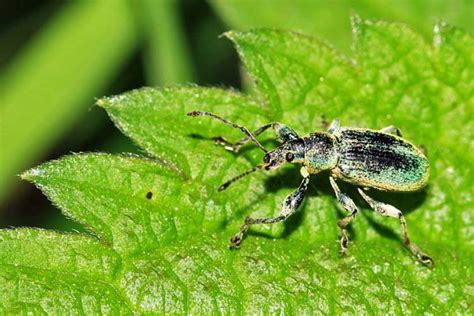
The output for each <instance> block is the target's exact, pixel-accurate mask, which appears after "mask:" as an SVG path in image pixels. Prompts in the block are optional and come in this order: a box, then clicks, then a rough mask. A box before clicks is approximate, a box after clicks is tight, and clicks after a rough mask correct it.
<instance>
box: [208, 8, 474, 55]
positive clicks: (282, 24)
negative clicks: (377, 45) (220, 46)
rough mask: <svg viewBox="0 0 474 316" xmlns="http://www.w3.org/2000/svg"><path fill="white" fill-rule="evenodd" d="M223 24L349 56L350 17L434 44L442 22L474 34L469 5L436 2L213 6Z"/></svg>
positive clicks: (471, 10)
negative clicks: (277, 32)
mask: <svg viewBox="0 0 474 316" xmlns="http://www.w3.org/2000/svg"><path fill="white" fill-rule="evenodd" d="M210 3H211V5H212V6H213V8H214V9H215V11H216V13H217V14H218V15H219V16H220V17H221V18H222V20H223V21H224V22H226V23H227V25H229V26H230V27H232V28H233V29H236V30H244V31H245V30H248V29H251V28H256V27H272V28H275V27H277V28H282V29H290V30H300V31H302V32H305V33H307V34H310V35H317V36H320V37H321V38H324V39H325V40H327V41H328V42H330V43H331V44H333V45H335V46H336V47H337V48H339V49H341V50H342V51H344V52H349V51H350V43H351V28H350V22H349V17H350V16H351V14H354V12H356V13H357V14H360V15H361V16H363V17H364V18H371V19H384V20H389V21H390V20H392V21H401V22H405V23H407V24H408V25H410V26H412V27H413V28H414V29H415V30H416V31H418V32H420V33H421V34H423V36H424V37H425V38H429V37H430V36H431V33H432V29H433V23H434V21H437V20H438V19H439V18H440V17H443V18H444V19H446V20H447V21H448V22H451V23H456V24H457V25H458V26H460V27H463V28H464V29H466V30H467V31H470V32H472V31H474V24H473V23H472V12H473V9H474V2H472V1H469V0H467V1H466V0H452V1H432V0H417V1H409V0H400V1H378V0H364V1H344V0H332V1H315V0H296V1H295V0H278V1H277V4H276V3H275V1H274V0H259V1H253V0H211V1H210Z"/></svg>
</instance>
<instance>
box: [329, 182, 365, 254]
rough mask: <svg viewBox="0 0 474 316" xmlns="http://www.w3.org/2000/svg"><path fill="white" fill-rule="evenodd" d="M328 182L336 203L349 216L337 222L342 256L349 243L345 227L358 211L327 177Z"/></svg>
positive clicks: (349, 199)
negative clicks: (339, 230)
mask: <svg viewBox="0 0 474 316" xmlns="http://www.w3.org/2000/svg"><path fill="white" fill-rule="evenodd" d="M329 182H330V183H331V186H332V189H333V190H334V193H335V194H336V198H337V201H338V202H339V204H340V205H341V206H342V207H343V208H344V209H345V210H346V211H348V212H350V214H349V215H348V216H346V217H344V218H342V219H340V220H338V221H337V225H338V226H339V228H340V229H341V240H340V244H341V251H340V252H341V254H344V253H345V252H346V250H347V245H348V243H349V237H348V234H347V229H346V227H347V225H349V224H350V222H352V220H353V219H354V218H355V216H356V214H357V212H358V209H357V206H356V205H355V203H354V201H352V199H351V198H350V197H349V196H348V195H347V194H345V193H343V192H341V190H340V189H339V186H338V185H337V183H336V180H335V179H334V178H333V177H329Z"/></svg>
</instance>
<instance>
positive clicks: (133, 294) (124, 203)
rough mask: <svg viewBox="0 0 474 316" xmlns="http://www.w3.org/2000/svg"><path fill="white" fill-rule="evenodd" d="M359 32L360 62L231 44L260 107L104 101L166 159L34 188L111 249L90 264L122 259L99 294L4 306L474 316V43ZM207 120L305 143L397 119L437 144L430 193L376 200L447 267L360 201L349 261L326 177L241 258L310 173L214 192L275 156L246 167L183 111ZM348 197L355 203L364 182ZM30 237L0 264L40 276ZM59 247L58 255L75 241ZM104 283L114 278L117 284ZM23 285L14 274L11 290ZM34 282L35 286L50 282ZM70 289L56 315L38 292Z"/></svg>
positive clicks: (175, 95)
mask: <svg viewBox="0 0 474 316" xmlns="http://www.w3.org/2000/svg"><path fill="white" fill-rule="evenodd" d="M353 27H354V34H355V40H354V48H355V51H354V53H355V59H354V60H348V59H347V58H345V57H343V56H340V55H338V53H336V52H335V51H333V50H332V49H330V48H328V47H327V46H325V45H324V44H321V43H320V42H318V41H316V40H314V39H312V38H308V37H306V36H302V35H299V34H296V33H291V32H281V31H280V32H277V31H272V30H261V31H253V32H244V33H241V32H232V33H229V34H228V36H229V37H230V38H231V39H232V40H233V41H234V42H235V44H236V46H237V49H238V51H239V53H240V56H241V58H242V59H243V61H244V63H245V65H246V66H247V68H248V71H249V72H250V74H251V75H252V77H253V78H254V79H255V80H256V85H255V89H256V90H255V91H254V93H253V95H252V98H249V97H245V96H242V95H240V94H238V93H236V92H232V91H226V90H221V89H206V88H197V87H177V88H169V89H151V88H143V89H140V90H135V91H131V92H128V93H124V94H122V95H118V96H114V97H110V98H104V99H101V100H100V101H99V102H98V104H99V105H100V106H102V107H104V108H105V109H106V110H107V111H108V113H109V115H110V117H111V118H112V120H113V121H114V122H115V123H116V125H117V126H118V127H119V128H120V129H121V130H122V131H123V132H124V133H125V134H126V135H128V136H129V137H131V138H132V139H133V140H134V141H135V142H136V143H137V144H138V145H140V146H141V147H142V148H143V149H145V151H146V152H147V153H148V154H149V155H151V156H153V157H155V158H157V160H150V159H148V158H143V157H123V156H122V157H120V156H111V155H106V154H82V155H73V156H68V157H65V158H62V159H61V160H58V161H53V162H50V163H47V164H44V165H42V166H40V167H38V168H35V169H32V170H30V171H28V172H27V173H25V174H24V178H26V179H28V180H30V181H32V182H33V183H35V184H36V185H37V186H38V187H39V188H40V189H41V190H42V191H43V192H44V193H45V194H46V195H47V196H48V197H49V198H50V199H51V200H52V202H53V203H55V204H56V205H58V206H59V207H60V208H62V209H63V211H64V213H65V214H66V215H68V216H71V217H72V218H74V219H76V220H80V221H82V222H84V223H85V224H86V225H87V226H88V227H89V229H90V230H91V231H92V233H93V234H94V235H96V237H97V238H98V239H95V238H93V237H87V236H82V237H81V236H77V238H85V239H87V240H88V242H89V241H90V243H92V244H94V245H95V244H97V245H95V246H91V250H89V251H90V253H91V258H94V259H91V261H92V263H87V264H94V262H96V261H97V260H96V259H95V257H97V256H103V257H104V256H108V258H109V257H110V258H111V259H107V261H111V262H115V261H114V260H119V262H120V264H119V265H118V268H116V269H113V268H112V270H113V271H114V273H113V277H112V279H107V281H104V282H103V283H102V285H103V286H100V289H97V290H93V289H91V290H89V289H86V290H84V291H83V292H77V291H76V288H75V287H71V288H69V289H68V288H66V287H64V288H63V287H62V286H61V284H63V283H61V282H67V280H68V279H67V278H66V276H65V277H64V278H60V279H59V280H60V281H61V282H59V285H56V284H55V283H51V284H49V283H48V282H47V281H44V282H45V283H46V285H47V286H46V288H47V289H48V290H46V291H45V292H39V293H40V294H38V295H37V296H33V297H32V296H29V295H19V294H14V293H6V295H8V299H7V300H6V302H7V303H4V306H2V307H3V308H4V309H5V310H10V309H12V308H13V306H17V305H15V304H17V303H21V305H19V306H21V308H23V310H30V308H29V307H30V306H33V305H34V306H35V308H37V309H41V310H43V311H46V312H51V311H56V312H61V311H66V310H68V311H69V310H71V309H72V310H78V311H81V310H86V309H88V308H102V306H103V305H102V304H105V303H101V302H102V301H101V302H99V303H97V302H96V301H91V300H87V299H86V298H87V297H89V296H88V294H89V292H93V293H99V290H100V291H102V292H100V293H111V292H110V291H112V290H114V291H116V292H117V293H119V294H120V295H122V296H120V295H117V296H116V299H119V298H121V297H123V300H122V301H121V303H120V304H122V305H120V304H117V306H119V307H118V308H121V309H123V310H124V311H126V310H127V309H129V310H133V311H135V312H138V313H143V312H158V313H165V312H168V313H180V312H189V313H211V312H217V311H219V312H221V313H232V314H234V313H243V312H245V313H257V312H262V311H266V312H269V313H279V312H286V313H291V312H293V313H312V312H313V313H321V314H322V313H324V314H328V313H331V314H332V313H341V312H350V313H406V312H425V313H436V314H444V313H448V312H449V313H455V312H459V313H466V312H467V311H468V309H469V308H470V304H472V300H473V294H474V293H473V291H472V288H473V286H472V272H473V271H472V269H473V268H472V262H471V261H472V255H473V253H472V247H471V246H472V226H473V225H472V216H471V214H472V201H471V200H470V196H471V192H470V190H471V183H470V179H471V177H470V176H471V175H472V167H471V166H470V164H469V161H470V159H471V158H472V157H471V155H472V154H471V153H470V152H469V150H470V149H472V148H471V147H470V146H471V143H470V135H469V134H468V133H463V130H470V129H472V122H471V120H470V119H469V115H470V112H469V111H470V109H471V108H472V105H473V104H472V101H473V98H472V88H473V86H474V84H473V82H472V78H473V74H472V72H473V69H474V66H473V64H472V61H473V56H472V54H473V53H472V52H473V51H474V50H473V49H472V47H473V39H472V37H471V36H469V35H466V34H465V33H463V32H462V31H460V30H458V29H456V28H453V27H450V26H448V25H446V24H439V25H437V28H436V29H437V33H436V34H435V40H434V46H430V45H428V44H426V43H425V42H424V41H423V39H421V38H420V36H419V35H417V34H416V33H414V32H412V31H411V30H410V29H408V28H406V27H405V26H403V25H399V24H389V23H384V22H372V21H365V20H360V19H359V18H357V17H354V19H353ZM448 69H458V70H459V72H458V75H454V74H452V73H450V74H449V75H445V74H443V73H445V72H446V71H447V70H448ZM318 79H319V80H318ZM263 102H265V103H264V104H262V103H263ZM260 104H261V105H262V106H259V105H260ZM193 109H199V110H209V111H214V112H218V113H219V114H222V115H223V116H225V117H227V118H229V119H231V120H234V121H236V122H238V123H242V124H245V125H246V126H248V127H249V128H250V129H254V128H256V127H258V126H260V125H261V124H262V123H263V122H268V121H271V120H274V119H278V120H280V121H282V122H285V123H288V124H290V125H291V126H293V127H294V128H295V129H296V130H297V131H298V132H299V133H300V134H302V135H303V134H305V133H309V132H312V131H314V130H317V129H320V127H321V126H322V124H321V116H322V115H325V116H326V117H327V118H328V119H333V118H335V117H336V116H337V117H339V118H340V119H341V121H342V123H343V125H346V126H363V127H370V128H374V129H378V128H381V127H384V126H386V125H390V124H396V125H397V126H398V127H400V128H401V129H402V132H404V134H405V137H406V138H407V139H409V140H411V141H413V142H414V143H417V144H423V146H424V147H426V149H427V152H428V156H429V159H430V161H431V164H432V169H433V173H432V178H431V181H430V185H429V187H428V188H427V189H426V190H425V191H422V192H417V193H412V194H395V193H394V194H388V193H381V192H371V193H370V194H372V195H373V196H374V197H376V198H378V199H381V200H383V201H388V202H390V203H393V204H394V205H395V206H397V207H399V208H400V209H402V210H404V211H406V213H407V221H408V225H409V229H410V233H411V237H412V239H413V240H414V241H415V242H416V243H417V244H419V245H420V247H421V248H422V249H424V250H425V251H426V252H427V253H429V254H430V255H432V256H433V258H434V259H435V261H436V263H437V265H436V267H435V268H433V269H428V268H426V267H423V266H421V265H420V264H417V263H415V262H414V259H413V258H412V257H411V256H410V255H409V253H408V252H407V251H406V250H405V249H404V248H403V247H402V245H401V241H400V239H399V233H398V231H399V230H398V223H397V221H395V220H393V219H390V218H380V217H379V216H376V215H375V214H374V213H373V212H372V211H370V210H368V209H367V207H366V205H364V204H362V203H360V202H361V201H360V200H358V204H360V206H361V208H363V212H361V215H360V216H358V218H357V219H356V220H355V221H354V223H353V225H352V228H351V238H352V243H351V244H350V248H349V254H348V256H346V257H343V258H340V257H339V256H338V255H337V251H338V243H337V238H338V231H337V227H336V224H335V223H336V220H337V218H339V217H342V216H344V214H342V213H339V212H338V211H336V210H337V207H336V202H335V199H334V197H333V193H332V192H331V190H330V186H329V184H328V181H327V174H321V175H317V176H314V177H312V182H311V188H310V190H309V192H308V196H307V199H306V201H305V203H304V204H303V206H302V208H301V210H300V211H299V212H298V213H297V214H295V215H294V216H292V217H291V218H290V219H289V220H288V221H287V222H285V223H284V224H278V225H269V226H265V227H255V229H254V228H253V227H252V232H251V233H250V234H249V236H248V238H247V239H246V240H245V241H244V243H243V245H242V249H240V250H238V251H230V250H227V249H226V246H227V242H228V238H229V236H230V235H231V234H233V233H235V232H236V231H237V229H238V227H239V226H240V224H241V223H242V221H243V218H244V217H245V216H247V215H249V214H252V215H254V216H259V217H260V216H272V215H274V214H276V213H277V212H278V208H279V204H280V203H281V201H282V200H283V198H284V196H285V195H286V194H288V193H289V192H291V191H292V190H294V188H295V187H296V186H297V185H298V183H299V181H300V175H299V173H298V170H297V168H294V167H292V166H288V167H286V168H283V169H282V170H280V171H279V172H276V173H272V174H270V173H264V172H262V173H259V174H255V176H252V177H248V178H246V179H243V180H242V181H241V182H239V183H235V185H233V187H231V188H229V189H228V190H227V191H225V192H224V193H217V192H216V188H217V186H218V185H219V184H220V183H222V181H223V180H225V179H227V178H229V177H231V176H233V175H235V174H237V173H238V172H241V171H243V170H245V169H247V168H249V167H250V166H252V165H255V164H257V163H258V162H259V161H260V160H261V158H262V156H263V155H262V152H260V151H259V150H258V149H257V148H255V146H252V145H249V146H246V147H245V148H243V149H242V153H240V154H239V155H235V154H232V153H230V152H227V151H225V150H224V149H223V148H220V147H216V146H214V144H213V142H212V140H211V139H210V138H211V137H214V136H220V135H225V136H226V137H227V138H228V139H231V140H234V139H238V138H239V137H241V135H239V133H238V131H235V130H232V129H230V128H229V127H227V126H224V125H222V124H219V122H214V121H211V120H210V119H206V118H200V119H196V118H191V117H187V116H185V113H186V112H187V111H189V110H193ZM271 138H272V137H271V135H267V136H265V137H261V139H262V141H263V143H264V144H265V146H268V147H272V146H274V145H275V143H274V142H272V141H271V140H270V139H271ZM343 188H344V190H347V191H349V194H351V195H354V191H353V189H352V190H351V189H350V186H344V187H343ZM150 193H151V196H150ZM33 232H34V233H36V231H33ZM15 233H16V231H13V232H12V231H3V232H1V233H0V236H2V238H1V239H0V253H2V252H4V253H6V254H7V255H5V256H0V260H1V261H0V264H1V265H2V266H7V267H11V266H28V264H29V263H28V261H27V260H25V259H22V258H19V259H15V257H14V256H12V255H10V254H13V253H16V252H19V251H25V250H22V249H23V248H24V247H29V246H28V243H27V242H25V240H29V239H32V240H36V239H39V240H42V237H41V236H40V237H36V236H25V237H22V236H20V237H19V238H17V239H19V240H14V241H13V242H12V241H11V240H12V239H14V238H12V237H10V236H11V234H15ZM38 235H41V234H40V233H38ZM52 238H55V240H56V241H57V242H58V243H60V242H61V240H62V239H61V238H62V235H59V234H57V235H54V236H53V237H52ZM274 238H275V239H274ZM84 243H86V244H87V242H86V241H84ZM65 247H66V248H67V249H69V248H71V247H72V248H73V247H74V246H68V244H67V243H66V246H65ZM94 247H95V248H94ZM101 247H104V248H106V250H104V251H101V250H100V249H102V248H101ZM3 249H5V251H4V250H3ZM54 249H55V248H53V249H52V250H51V251H52V252H53V253H51V255H49V256H48V259H49V260H51V262H53V263H52V264H50V265H51V266H52V267H58V270H61V269H64V270H65V271H66V272H67V271H70V270H68V269H71V267H74V265H67V264H62V261H61V257H60V256H59V255H58V254H54ZM28 251H33V250H32V249H28ZM78 252H79V251H78ZM58 257H59V258H58ZM117 258H118V259H117ZM30 264H31V265H33V266H36V265H39V264H36V263H35V262H32V263H30ZM50 265H48V267H49V266H50ZM39 266H40V267H41V265H39ZM101 267H102V266H101ZM101 269H103V268H101ZM101 269H99V271H102V270H101ZM81 271H83V270H81V269H79V270H78V273H81ZM105 271H106V272H101V273H99V274H101V275H102V274H104V275H105V278H107V277H108V275H109V274H108V272H107V271H109V270H107V269H105ZM22 273H23V272H22V269H10V270H8V273H7V274H6V275H5V276H4V277H3V278H0V284H1V285H0V287H3V288H5V285H4V284H10V283H8V282H15V280H17V279H21V278H22ZM65 275H67V273H66V274H65ZM32 278H35V280H36V279H37V277H36V275H33V277H32ZM85 279H87V278H85ZM2 280H3V281H2ZM2 282H3V283H2ZM76 282H79V281H76ZM20 284H21V285H22V286H23V287H22V289H23V288H24V289H27V290H28V291H31V289H32V288H34V286H35V283H33V282H28V281H27V282H25V283H22V282H20ZM74 284H76V283H74ZM94 284H96V283H92V285H94ZM58 288H59V289H60V290H61V291H62V292H63V293H66V294H67V295H66V297H75V298H76V300H75V301H74V303H71V304H67V307H65V306H66V304H63V305H61V304H54V303H53V304H48V301H46V300H45V296H46V294H45V295H42V294H41V293H48V297H52V298H53V300H55V299H57V300H59V298H58V295H57V293H58V292H56V291H57V289H58ZM94 291H95V292H94ZM107 291H109V292H107ZM15 293H16V292H15ZM18 293H20V294H22V293H23V292H18ZM107 295H108V294H107ZM104 296H105V297H107V296H106V295H104ZM67 302H68V301H67ZM104 306H106V305H104Z"/></svg>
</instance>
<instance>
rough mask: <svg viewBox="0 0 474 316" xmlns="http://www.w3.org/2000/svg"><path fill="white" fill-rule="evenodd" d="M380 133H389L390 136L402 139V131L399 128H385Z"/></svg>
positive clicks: (391, 126)
mask: <svg viewBox="0 0 474 316" xmlns="http://www.w3.org/2000/svg"><path fill="white" fill-rule="evenodd" d="M380 131H381V132H382V133H388V134H392V135H397V136H399V137H402V131H401V130H400V129H399V128H398V127H396V126H393V125H390V126H387V127H384V128H382V129H381V130H380Z"/></svg>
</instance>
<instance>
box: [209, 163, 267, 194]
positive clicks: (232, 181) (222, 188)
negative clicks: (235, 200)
mask: <svg viewBox="0 0 474 316" xmlns="http://www.w3.org/2000/svg"><path fill="white" fill-rule="evenodd" d="M263 167H264V165H258V166H255V167H253V168H252V169H250V170H247V171H245V172H244V173H241V174H239V175H238V176H237V177H234V178H232V179H230V180H229V181H227V182H226V183H224V184H223V185H221V186H220V187H219V188H218V189H217V190H218V191H219V192H221V191H224V190H225V189H227V187H228V186H229V185H231V184H232V183H234V182H235V181H237V180H239V179H242V178H243V177H245V176H247V175H249V174H251V173H254V172H255V171H258V170H260V169H262V168H263Z"/></svg>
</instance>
